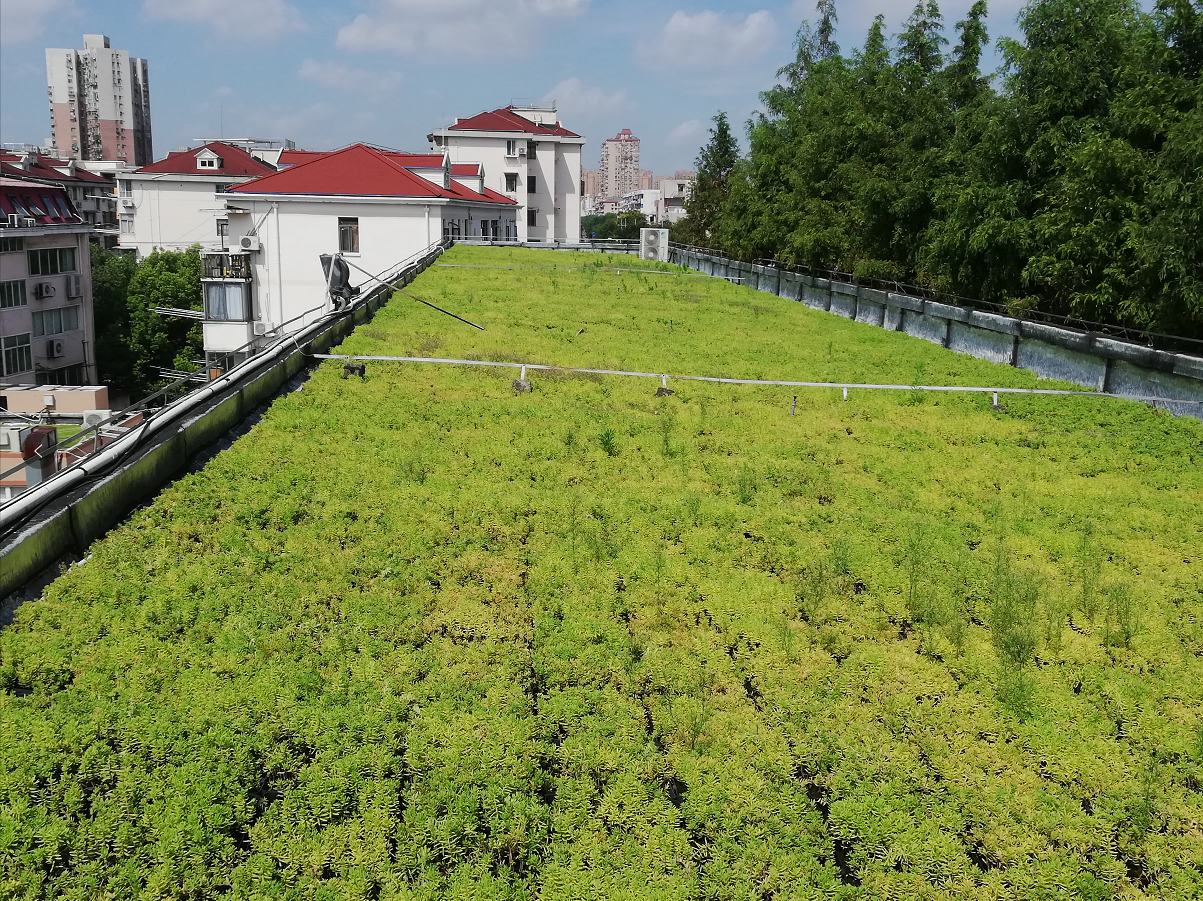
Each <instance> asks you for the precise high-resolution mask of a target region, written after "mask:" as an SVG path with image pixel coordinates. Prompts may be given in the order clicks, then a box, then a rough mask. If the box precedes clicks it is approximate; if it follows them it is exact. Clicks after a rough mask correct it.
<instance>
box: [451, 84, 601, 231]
mask: <svg viewBox="0 0 1203 901" xmlns="http://www.w3.org/2000/svg"><path fill="white" fill-rule="evenodd" d="M427 140H429V141H430V145H431V148H432V149H433V150H434V151H435V152H436V153H444V152H445V153H447V154H448V155H449V157H450V159H451V162H452V163H460V162H473V163H481V164H483V165H484V171H485V173H486V182H485V187H487V188H489V189H490V190H493V191H497V192H499V193H501V194H504V195H505V196H506V197H508V198H510V199H511V200H512V201H513V202H514V203H515V204H516V205H517V207H518V215H517V225H518V233H517V236H516V237H517V240H519V241H545V242H557V243H576V242H577V241H579V240H580V233H581V198H580V190H581V148H582V147H583V146H584V144H585V139H584V138H583V137H581V136H580V135H578V134H575V133H574V132H571V131H569V130H568V129H566V128H565V127H564V126H563V125H562V124H561V123H560V121H559V120H558V119H557V118H556V108H555V105H554V104H552V105H548V106H526V107H516V106H507V107H503V108H501V109H495V110H492V111H490V112H484V113H479V114H478V115H475V116H472V117H471V118H468V119H456V120H455V123H454V124H453V125H450V126H449V127H447V128H440V129H437V130H436V131H433V132H431V133H430V134H429V135H427Z"/></svg>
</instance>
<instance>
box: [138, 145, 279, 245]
mask: <svg viewBox="0 0 1203 901" xmlns="http://www.w3.org/2000/svg"><path fill="white" fill-rule="evenodd" d="M275 171H277V170H276V167H275V166H273V165H271V164H270V163H267V162H264V161H263V160H261V159H259V158H258V157H255V156H252V155H251V154H249V153H247V151H245V150H243V149H242V148H241V147H238V146H235V145H234V144H226V143H223V142H221V141H210V142H208V143H206V144H202V145H201V146H199V147H193V148H190V149H188V150H178V151H175V152H174V153H169V154H167V156H166V157H164V158H163V159H161V160H159V161H158V162H156V163H151V164H149V165H147V166H143V167H142V168H140V169H135V170H134V171H132V172H122V173H118V176H117V185H118V198H117V202H118V216H119V220H120V229H121V234H120V244H121V246H122V247H128V248H131V249H132V250H134V251H136V252H137V254H138V256H139V257H144V256H147V255H148V254H150V253H152V252H153V251H154V250H155V249H156V248H158V249H162V250H185V249H187V248H188V247H191V246H192V245H193V244H200V245H202V246H208V245H214V244H216V245H220V244H221V243H222V241H223V240H224V237H225V230H226V226H227V223H226V221H225V220H224V219H222V218H219V217H216V216H215V215H214V214H215V212H216V211H217V208H218V204H216V203H215V202H214V200H213V195H214V194H215V193H221V192H223V191H226V190H228V189H229V188H231V187H233V186H235V185H239V184H242V183H243V182H245V181H249V180H250V179H252V178H258V177H260V176H263V175H269V174H271V173H273V172H275Z"/></svg>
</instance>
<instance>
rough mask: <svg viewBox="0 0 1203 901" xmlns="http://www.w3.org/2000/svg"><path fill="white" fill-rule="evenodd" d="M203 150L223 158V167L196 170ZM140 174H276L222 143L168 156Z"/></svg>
mask: <svg viewBox="0 0 1203 901" xmlns="http://www.w3.org/2000/svg"><path fill="white" fill-rule="evenodd" d="M202 150H211V151H212V152H213V153H216V154H217V155H218V156H219V157H220V158H221V166H220V167H219V168H217V169H198V168H196V155H197V154H198V153H200V152H201V151H202ZM137 171H138V172H160V173H170V174H172V175H233V176H246V175H249V176H256V175H266V174H268V173H270V172H275V171H276V170H275V167H273V166H269V165H268V164H267V163H265V162H263V160H261V159H257V158H256V157H253V156H251V155H250V154H249V153H247V152H246V151H245V150H243V149H242V148H241V147H235V146H233V145H232V144H223V143H221V142H220V141H210V142H209V143H208V144H205V145H204V146H202V147H194V148H192V149H191V150H178V151H176V152H175V153H169V154H167V157H166V159H161V160H159V161H158V162H157V163H151V164H150V165H148V166H143V167H142V168H141V169H138V170H137Z"/></svg>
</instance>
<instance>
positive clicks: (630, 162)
mask: <svg viewBox="0 0 1203 901" xmlns="http://www.w3.org/2000/svg"><path fill="white" fill-rule="evenodd" d="M601 181H602V184H601V188H602V191H601V192H602V196H603V197H621V196H622V195H623V194H629V193H631V192H632V191H638V190H639V139H638V138H637V137H635V136H634V135H633V134H631V130H630V129H629V128H624V129H623V130H622V131H620V132H619V133H618V134H616V135H615V136H614V137H612V138H610V139H609V140H606V141H602V147H601Z"/></svg>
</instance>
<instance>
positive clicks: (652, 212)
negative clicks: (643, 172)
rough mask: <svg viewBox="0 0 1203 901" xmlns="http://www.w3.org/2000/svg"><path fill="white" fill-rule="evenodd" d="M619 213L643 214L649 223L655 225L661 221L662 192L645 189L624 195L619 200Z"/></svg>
mask: <svg viewBox="0 0 1203 901" xmlns="http://www.w3.org/2000/svg"><path fill="white" fill-rule="evenodd" d="M618 211H619V212H620V213H643V215H644V216H646V217H647V221H648V222H650V223H652V224H655V223H657V222H659V221H660V220H659V218H658V216H659V213H660V192H659V191H655V190H646V189H644V190H639V191H630V192H628V193H626V194H623V195H622V197H620V198H619V200H618Z"/></svg>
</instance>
